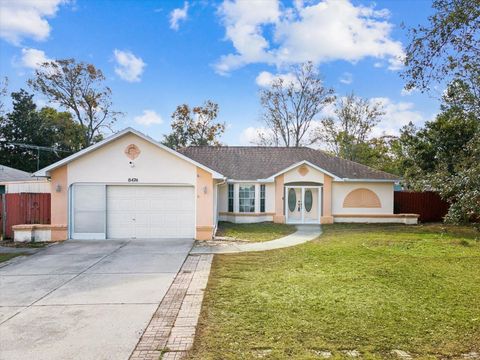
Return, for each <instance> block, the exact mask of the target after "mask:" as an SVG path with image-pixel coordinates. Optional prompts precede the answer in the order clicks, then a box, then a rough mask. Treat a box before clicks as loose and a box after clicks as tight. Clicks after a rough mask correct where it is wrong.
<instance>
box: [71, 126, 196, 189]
mask: <svg viewBox="0 0 480 360" xmlns="http://www.w3.org/2000/svg"><path fill="white" fill-rule="evenodd" d="M130 144H135V145H136V146H138V148H139V149H140V154H139V156H138V157H137V158H136V159H135V160H132V161H131V162H132V163H133V165H134V166H133V167H132V166H131V164H130V159H129V158H128V157H127V156H125V153H124V151H125V149H126V147H127V146H128V145H130ZM67 166H68V184H69V185H70V184H73V183H76V182H99V183H125V184H126V183H128V179H132V178H136V179H138V182H136V183H137V184H152V183H154V184H189V185H195V183H196V175H197V171H196V166H195V165H193V164H191V163H188V162H187V161H183V160H181V159H179V158H178V157H176V156H175V155H173V154H170V153H168V152H167V151H165V150H162V149H160V148H159V147H157V146H156V145H154V144H151V143H149V142H148V141H146V140H144V139H142V138H140V137H138V136H136V135H134V134H127V135H125V136H122V137H120V138H118V139H117V140H115V141H113V142H111V143H109V144H107V145H105V146H103V147H101V148H99V149H96V150H95V151H92V152H91V153H89V154H86V155H84V156H82V157H80V158H78V159H76V160H74V161H72V162H71V163H69V164H68V165H67Z"/></svg>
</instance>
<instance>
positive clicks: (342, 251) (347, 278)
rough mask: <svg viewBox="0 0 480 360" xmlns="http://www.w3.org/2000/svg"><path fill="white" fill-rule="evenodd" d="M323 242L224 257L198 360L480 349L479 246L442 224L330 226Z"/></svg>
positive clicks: (471, 234)
mask: <svg viewBox="0 0 480 360" xmlns="http://www.w3.org/2000/svg"><path fill="white" fill-rule="evenodd" d="M323 228H324V235H322V236H321V237H320V238H319V240H317V241H313V242H310V243H307V244H304V245H301V246H297V247H293V248H287V249H282V250H275V251H269V252H263V253H244V254H236V255H220V256H218V255H216V256H215V258H214V262H213V267H212V273H211V275H210V280H209V285H208V289H207V291H206V294H205V298H204V303H203V308H202V313H201V317H200V322H199V327H198V332H197V337H196V340H195V345H194V348H193V351H192V353H191V354H190V358H191V359H202V360H204V359H222V360H223V359H225V360H227V359H255V358H263V359H319V358H321V357H320V356H319V353H320V351H330V352H331V353H332V355H333V356H332V357H331V359H343V358H347V356H346V355H345V353H344V351H345V350H354V349H355V350H357V351H359V352H360V353H361V357H362V359H389V358H394V355H392V354H391V351H392V350H393V349H399V350H403V351H407V352H409V353H410V354H411V355H412V356H414V358H418V359H440V358H441V359H458V358H462V354H465V353H470V352H475V351H476V352H480V241H479V240H478V239H477V240H476V239H475V238H476V237H477V236H478V233H476V232H475V231H474V230H473V229H469V228H455V227H445V226H443V225H426V226H420V225H419V226H404V225H347V224H345V225H342V224H335V225H329V226H324V227H323Z"/></svg>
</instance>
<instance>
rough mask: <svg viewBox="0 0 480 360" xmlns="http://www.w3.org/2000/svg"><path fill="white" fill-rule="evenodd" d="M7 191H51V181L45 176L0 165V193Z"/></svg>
mask: <svg viewBox="0 0 480 360" xmlns="http://www.w3.org/2000/svg"><path fill="white" fill-rule="evenodd" d="M5 193H7V194H8V193H10V194H11V193H50V182H49V181H48V180H46V179H44V178H37V177H32V174H30V173H28V172H26V171H22V170H18V169H14V168H11V167H9V166H6V165H0V194H5Z"/></svg>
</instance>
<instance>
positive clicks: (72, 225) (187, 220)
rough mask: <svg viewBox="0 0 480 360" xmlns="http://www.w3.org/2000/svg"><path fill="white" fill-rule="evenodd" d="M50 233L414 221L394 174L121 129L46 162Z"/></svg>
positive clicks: (275, 150)
mask: <svg viewBox="0 0 480 360" xmlns="http://www.w3.org/2000/svg"><path fill="white" fill-rule="evenodd" d="M34 175H35V176H41V177H48V178H50V185H51V197H52V214H51V219H52V232H51V236H52V239H53V240H59V239H104V238H111V239H121V238H167V237H168V238H172V237H173V238H175V237H176V238H186V237H195V238H196V239H199V240H204V239H210V238H212V236H213V235H214V233H215V230H216V226H217V223H218V221H231V222H238V223H245V222H261V221H273V222H277V223H292V224H302V223H311V224H328V223H332V222H403V223H410V222H416V217H412V216H408V215H394V214H393V186H394V182H395V181H396V180H397V178H396V177H395V176H393V175H391V174H387V173H385V172H382V171H377V170H374V169H371V168H369V167H367V166H363V165H360V164H357V163H354V162H350V161H346V160H342V159H339V158H337V157H334V156H331V155H328V154H326V153H325V152H323V151H319V150H314V149H310V148H279V147H210V146H205V147H189V148H186V149H182V150H181V151H179V152H176V151H174V150H171V149H169V148H167V147H165V146H164V145H162V144H160V143H158V142H156V141H155V140H153V139H151V138H149V137H147V136H145V135H144V134H142V133H140V132H138V131H136V130H134V129H131V128H128V129H125V130H123V131H121V132H119V133H116V134H115V135H113V136H111V137H109V138H106V139H105V140H103V141H101V142H99V143H97V144H95V145H92V146H90V147H89V148H86V149H84V150H82V151H80V152H78V153H76V154H74V155H71V156H69V157H67V158H65V159H63V160H61V161H59V162H57V163H55V164H52V165H50V166H48V167H46V168H44V169H42V170H40V171H38V172H37V173H35V174H34Z"/></svg>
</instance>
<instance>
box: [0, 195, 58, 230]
mask: <svg viewBox="0 0 480 360" xmlns="http://www.w3.org/2000/svg"><path fill="white" fill-rule="evenodd" d="M3 201H5V205H4V204H3ZM19 224H50V194H46V193H20V194H4V195H2V196H1V198H0V233H2V234H3V237H4V238H7V239H8V238H11V237H12V236H13V232H12V226H13V225H19ZM4 225H5V231H4V229H3V226H4Z"/></svg>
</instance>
